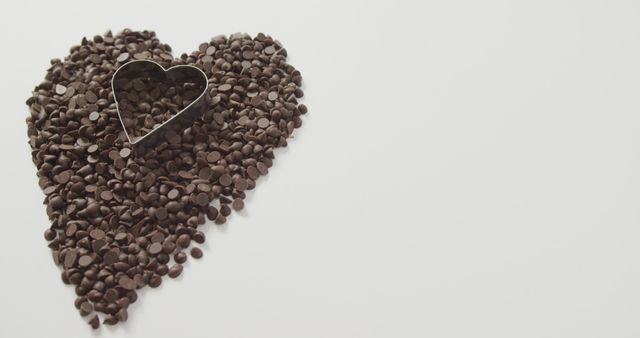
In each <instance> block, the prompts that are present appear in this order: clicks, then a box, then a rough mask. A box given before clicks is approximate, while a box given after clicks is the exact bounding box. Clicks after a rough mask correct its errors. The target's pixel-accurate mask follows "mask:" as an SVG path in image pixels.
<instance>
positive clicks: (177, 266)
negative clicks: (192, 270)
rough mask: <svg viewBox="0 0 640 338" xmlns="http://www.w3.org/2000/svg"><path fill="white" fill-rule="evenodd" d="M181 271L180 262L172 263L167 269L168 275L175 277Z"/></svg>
mask: <svg viewBox="0 0 640 338" xmlns="http://www.w3.org/2000/svg"><path fill="white" fill-rule="evenodd" d="M181 273H182V264H179V263H178V264H174V265H173V266H172V267H171V268H170V269H169V277H171V278H176V277H178V276H180V274H181Z"/></svg>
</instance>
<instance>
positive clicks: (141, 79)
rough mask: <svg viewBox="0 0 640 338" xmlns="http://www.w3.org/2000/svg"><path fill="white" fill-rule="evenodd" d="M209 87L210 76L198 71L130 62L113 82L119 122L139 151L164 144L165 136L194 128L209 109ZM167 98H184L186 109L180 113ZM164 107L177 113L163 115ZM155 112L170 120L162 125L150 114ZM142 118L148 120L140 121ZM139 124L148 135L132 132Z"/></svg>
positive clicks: (143, 61) (116, 74) (197, 69)
mask: <svg viewBox="0 0 640 338" xmlns="http://www.w3.org/2000/svg"><path fill="white" fill-rule="evenodd" d="M208 87H209V82H208V79H207V75H206V74H205V73H204V72H203V71H202V70H201V69H199V68H197V67H194V66H190V65H177V66H173V67H170V68H167V69H165V68H164V67H162V66H161V65H160V64H158V63H156V62H154V61H149V60H134V61H130V62H127V63H126V64H124V65H122V66H121V67H120V68H118V69H117V70H116V71H115V72H114V73H113V77H112V78H111V90H112V92H113V99H114V101H115V103H116V110H117V112H118V118H119V119H120V123H121V124H122V128H123V129H124V133H125V135H126V136H127V139H128V140H129V143H130V144H131V145H132V146H136V147H140V146H145V147H151V146H153V145H155V144H158V143H160V142H161V141H162V136H163V135H164V136H167V135H170V133H171V131H173V132H175V133H179V132H180V131H181V130H182V129H184V128H187V127H189V126H191V125H192V124H193V121H194V120H195V119H196V118H197V117H199V116H200V115H201V114H202V113H203V111H204V110H205V109H206V107H207V101H208V100H207V97H208V95H207V94H208ZM176 88H178V89H179V90H180V91H181V92H179V93H178V92H177V90H176ZM163 91H164V92H163ZM198 93H199V94H198ZM163 94H164V95H165V96H162V95H163ZM167 96H180V100H184V101H185V102H184V103H183V104H186V105H185V106H184V107H183V108H181V109H179V108H178V106H177V105H176V104H175V102H173V101H172V100H171V99H170V98H168V97H167ZM145 100H146V101H145ZM164 106H170V107H171V108H172V109H173V110H174V113H173V114H170V112H169V111H164V112H163V111H161V108H160V107H164ZM154 110H155V111H156V113H160V115H161V116H160V117H162V118H166V117H168V118H166V120H164V121H161V122H159V121H156V120H154V116H153V114H149V112H153V111H154ZM140 116H144V119H145V120H144V121H137V119H139V118H140ZM156 116H157V115H156ZM136 122H139V123H142V124H143V125H145V126H146V128H141V129H140V130H141V131H146V132H144V133H142V134H136V133H137V132H139V130H136V129H132V127H134V126H135V125H136ZM149 124H152V126H149Z"/></svg>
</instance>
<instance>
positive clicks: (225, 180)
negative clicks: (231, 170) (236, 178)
mask: <svg viewBox="0 0 640 338" xmlns="http://www.w3.org/2000/svg"><path fill="white" fill-rule="evenodd" d="M218 181H219V182H220V184H222V186H225V187H228V186H230V185H231V182H232V181H231V176H230V175H229V174H224V175H222V176H220V178H219V179H218Z"/></svg>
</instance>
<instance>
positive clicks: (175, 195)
mask: <svg viewBox="0 0 640 338" xmlns="http://www.w3.org/2000/svg"><path fill="white" fill-rule="evenodd" d="M178 196H180V192H179V191H178V189H171V190H169V192H168V193H167V197H168V198H169V199H171V200H174V199H176V198H178Z"/></svg>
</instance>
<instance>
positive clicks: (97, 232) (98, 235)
mask: <svg viewBox="0 0 640 338" xmlns="http://www.w3.org/2000/svg"><path fill="white" fill-rule="evenodd" d="M94 205H97V203H96V204H94ZM94 213H95V212H91V214H94ZM89 236H91V238H93V239H103V238H104V236H105V233H104V231H102V230H101V229H94V230H91V232H90V233H89Z"/></svg>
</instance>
